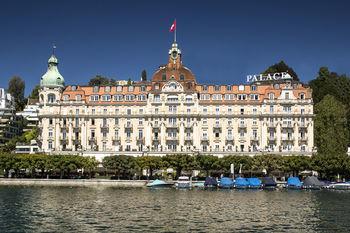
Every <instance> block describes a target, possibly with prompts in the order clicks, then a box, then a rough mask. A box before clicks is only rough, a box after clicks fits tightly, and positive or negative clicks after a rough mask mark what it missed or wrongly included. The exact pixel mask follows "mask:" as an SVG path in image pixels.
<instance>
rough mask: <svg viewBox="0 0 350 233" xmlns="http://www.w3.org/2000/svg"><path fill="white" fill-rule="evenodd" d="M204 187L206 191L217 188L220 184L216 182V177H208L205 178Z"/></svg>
mask: <svg viewBox="0 0 350 233" xmlns="http://www.w3.org/2000/svg"><path fill="white" fill-rule="evenodd" d="M204 187H205V188H206V189H209V188H217V187H218V182H217V181H216V179H215V178H214V177H211V176H208V177H206V178H205V181H204Z"/></svg>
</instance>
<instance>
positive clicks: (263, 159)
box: [252, 155, 283, 175]
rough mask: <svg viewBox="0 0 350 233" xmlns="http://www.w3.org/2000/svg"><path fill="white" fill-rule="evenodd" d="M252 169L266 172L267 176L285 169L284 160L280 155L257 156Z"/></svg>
mask: <svg viewBox="0 0 350 233" xmlns="http://www.w3.org/2000/svg"><path fill="white" fill-rule="evenodd" d="M252 168H253V169H254V170H258V171H262V170H263V169H265V170H266V173H267V175H269V174H270V173H271V172H273V171H277V170H281V169H282V168H283V160H282V156H280V155H256V156H254V158H253V165H252Z"/></svg>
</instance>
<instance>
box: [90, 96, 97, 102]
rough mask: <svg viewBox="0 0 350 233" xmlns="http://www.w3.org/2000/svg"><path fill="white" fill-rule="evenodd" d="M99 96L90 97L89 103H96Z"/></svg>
mask: <svg viewBox="0 0 350 233" xmlns="http://www.w3.org/2000/svg"><path fill="white" fill-rule="evenodd" d="M98 99H99V96H98V95H90V101H98Z"/></svg>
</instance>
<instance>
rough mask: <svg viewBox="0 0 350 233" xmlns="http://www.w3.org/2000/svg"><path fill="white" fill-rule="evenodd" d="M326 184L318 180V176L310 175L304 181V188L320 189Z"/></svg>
mask: <svg viewBox="0 0 350 233" xmlns="http://www.w3.org/2000/svg"><path fill="white" fill-rule="evenodd" d="M323 186H324V184H323V183H322V182H321V181H319V180H318V178H317V177H316V176H308V177H306V178H305V180H304V182H303V186H302V188H303V189H313V190H319V189H321V188H322V187H323Z"/></svg>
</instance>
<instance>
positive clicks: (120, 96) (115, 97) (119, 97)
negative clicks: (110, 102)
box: [113, 95, 123, 101]
mask: <svg viewBox="0 0 350 233" xmlns="http://www.w3.org/2000/svg"><path fill="white" fill-rule="evenodd" d="M113 98H114V101H123V95H114V96H113Z"/></svg>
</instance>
